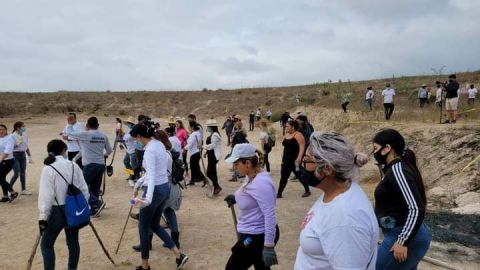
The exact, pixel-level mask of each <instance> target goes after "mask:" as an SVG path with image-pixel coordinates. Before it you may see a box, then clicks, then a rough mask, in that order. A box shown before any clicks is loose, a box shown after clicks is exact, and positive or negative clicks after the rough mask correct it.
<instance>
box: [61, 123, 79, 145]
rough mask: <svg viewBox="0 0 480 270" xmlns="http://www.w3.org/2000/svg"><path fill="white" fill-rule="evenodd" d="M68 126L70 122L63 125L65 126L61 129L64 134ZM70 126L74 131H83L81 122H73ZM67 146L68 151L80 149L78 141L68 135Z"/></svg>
mask: <svg viewBox="0 0 480 270" xmlns="http://www.w3.org/2000/svg"><path fill="white" fill-rule="evenodd" d="M68 126H70V124H67V125H66V126H65V128H64V129H63V133H64V134H66V133H67V128H68ZM71 126H72V129H73V131H74V132H81V131H84V129H83V124H82V123H80V122H76V123H75V124H73V125H71ZM67 147H68V150H67V151H68V152H78V151H80V142H79V141H78V140H77V139H75V138H72V137H70V136H68V139H67Z"/></svg>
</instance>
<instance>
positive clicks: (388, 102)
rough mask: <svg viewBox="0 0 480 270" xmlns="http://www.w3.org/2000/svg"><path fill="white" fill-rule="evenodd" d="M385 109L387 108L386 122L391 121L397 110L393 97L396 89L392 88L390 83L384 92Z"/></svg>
mask: <svg viewBox="0 0 480 270" xmlns="http://www.w3.org/2000/svg"><path fill="white" fill-rule="evenodd" d="M382 96H383V107H384V108H385V120H390V118H391V117H392V114H393V110H394V109H395V105H394V104H393V96H395V89H393V88H391V85H390V83H387V84H386V85H385V89H383V91H382Z"/></svg>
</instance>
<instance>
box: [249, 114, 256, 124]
mask: <svg viewBox="0 0 480 270" xmlns="http://www.w3.org/2000/svg"><path fill="white" fill-rule="evenodd" d="M248 116H249V118H250V122H254V121H255V114H254V113H250V114H249V115H248Z"/></svg>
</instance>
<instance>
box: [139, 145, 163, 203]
mask: <svg viewBox="0 0 480 270" xmlns="http://www.w3.org/2000/svg"><path fill="white" fill-rule="evenodd" d="M142 164H143V168H145V174H144V175H143V177H141V178H140V179H138V181H137V182H136V183H135V189H136V190H138V188H140V187H142V186H146V187H147V194H146V195H145V198H144V201H145V204H146V205H149V204H150V203H152V198H153V190H154V189H155V186H159V185H162V184H166V183H168V173H167V167H168V153H167V150H166V149H165V146H164V145H163V143H161V142H159V141H157V140H155V139H152V140H151V141H150V142H149V143H148V144H147V145H146V146H145V154H144V155H143V163H142Z"/></svg>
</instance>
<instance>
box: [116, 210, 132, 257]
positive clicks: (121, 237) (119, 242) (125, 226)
mask: <svg viewBox="0 0 480 270" xmlns="http://www.w3.org/2000/svg"><path fill="white" fill-rule="evenodd" d="M132 209H133V205H130V210H129V211H128V216H127V220H125V225H123V230H122V234H121V235H120V240H118V245H117V249H116V250H115V254H118V249H119V248H120V244H121V243H122V239H123V235H124V234H125V229H126V228H127V223H128V220H129V219H130V214H131V213H132Z"/></svg>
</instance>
